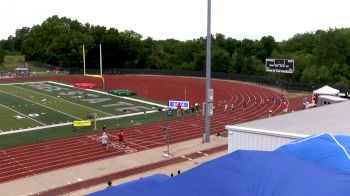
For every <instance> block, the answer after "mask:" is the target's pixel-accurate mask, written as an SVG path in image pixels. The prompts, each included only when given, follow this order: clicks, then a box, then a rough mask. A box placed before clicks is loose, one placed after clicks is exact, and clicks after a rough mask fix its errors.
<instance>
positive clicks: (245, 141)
mask: <svg viewBox="0 0 350 196" xmlns="http://www.w3.org/2000/svg"><path fill="white" fill-rule="evenodd" d="M225 128H226V129H227V130H228V152H233V151H235V150H238V149H244V150H274V149H276V148H278V147H280V146H282V145H284V144H286V143H289V142H290V141H293V140H295V139H298V138H302V137H307V136H309V135H316V134H321V133H333V134H336V135H350V102H349V101H344V102H341V103H337V104H331V105H326V106H323V107H317V108H313V109H309V110H302V111H299V112H293V113H288V114H284V115H280V116H274V117H271V118H265V119H261V120H256V121H251V122H246V123H241V124H237V125H226V126H225Z"/></svg>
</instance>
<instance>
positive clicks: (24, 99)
mask: <svg viewBox="0 0 350 196" xmlns="http://www.w3.org/2000/svg"><path fill="white" fill-rule="evenodd" d="M0 92H3V93H6V94H8V95H11V96H15V97H18V98H20V99H24V100H26V101H29V102H32V103H35V104H37V105H40V106H43V107H45V108H48V109H50V110H53V111H56V112H58V113H61V114H64V115H67V116H69V117H72V118H75V119H78V120H82V119H81V118H78V117H75V116H72V115H70V114H67V113H65V112H62V111H59V110H56V109H53V108H50V107H48V106H46V105H42V104H40V103H36V102H34V101H31V100H29V99H26V98H24V97H20V96H18V95H15V94H11V93H8V92H5V91H2V90H0ZM44 125H45V124H44Z"/></svg>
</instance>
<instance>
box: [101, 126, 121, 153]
mask: <svg viewBox="0 0 350 196" xmlns="http://www.w3.org/2000/svg"><path fill="white" fill-rule="evenodd" d="M117 137H118V141H119V142H120V143H122V142H123V141H124V133H123V131H122V130H120V131H119V132H118V134H117ZM99 139H100V140H101V143H102V147H103V149H104V150H108V144H109V142H110V139H109V138H108V134H107V128H106V126H103V127H102V136H101V137H100V138H99Z"/></svg>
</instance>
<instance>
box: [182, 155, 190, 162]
mask: <svg viewBox="0 0 350 196" xmlns="http://www.w3.org/2000/svg"><path fill="white" fill-rule="evenodd" d="M181 157H182V158H184V159H187V160H189V161H192V160H193V159H191V158H188V157H186V156H184V155H182V156H181Z"/></svg>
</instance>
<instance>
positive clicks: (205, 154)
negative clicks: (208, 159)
mask: <svg viewBox="0 0 350 196" xmlns="http://www.w3.org/2000/svg"><path fill="white" fill-rule="evenodd" d="M197 153H199V154H202V155H204V156H208V154H207V153H204V152H201V151H197Z"/></svg>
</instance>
